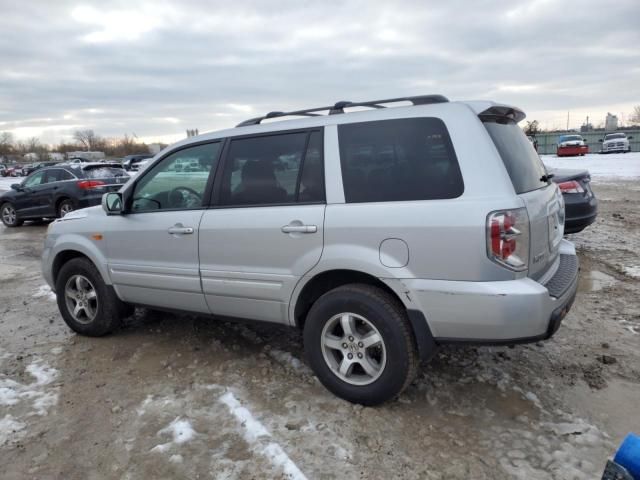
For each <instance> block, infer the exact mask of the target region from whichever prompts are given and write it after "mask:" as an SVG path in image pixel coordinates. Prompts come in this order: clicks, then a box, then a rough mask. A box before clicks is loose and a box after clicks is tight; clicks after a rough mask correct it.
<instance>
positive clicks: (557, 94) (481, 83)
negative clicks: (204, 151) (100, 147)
mask: <svg viewBox="0 0 640 480" xmlns="http://www.w3.org/2000/svg"><path fill="white" fill-rule="evenodd" d="M0 11H2V15H1V16H0V52H1V53H0V61H1V63H0V65H1V67H0V130H11V131H14V132H15V133H16V135H17V136H23V137H24V136H31V135H38V136H41V137H42V138H43V139H44V140H45V141H49V142H55V141H58V140H60V139H61V138H62V137H63V136H64V135H69V134H70V133H71V132H72V130H73V129H74V128H78V127H79V126H82V127H88V128H93V129H94V130H96V132H98V133H99V134H101V135H105V136H111V135H121V134H123V133H125V132H128V133H131V132H135V133H136V134H138V135H139V136H142V137H148V138H149V137H158V138H159V137H163V136H164V137H166V138H169V136H172V135H174V136H180V135H182V134H183V132H184V129H185V128H192V127H198V128H199V129H200V131H206V130H212V129H217V128H223V127H227V126H230V125H233V124H235V123H237V122H238V121H240V120H242V119H244V118H246V117H250V116H254V115H255V114H259V113H263V112H267V111H270V110H281V109H286V108H297V107H304V106H315V105H320V104H327V103H331V102H334V101H336V100H342V99H367V98H379V97H385V96H397V95H406V94H407V95H408V94H419V93H443V94H445V95H447V96H449V97H450V98H452V99H471V98H490V99H494V100H498V101H502V102H506V103H513V104H516V105H519V106H520V107H522V108H523V109H524V110H525V111H527V112H528V114H529V118H539V119H540V120H542V121H543V122H544V123H547V124H548V126H554V122H558V121H559V120H558V119H562V118H564V116H565V115H566V111H567V110H572V111H573V112H574V115H575V121H576V122H578V121H581V120H582V118H583V117H581V115H583V114H585V112H587V113H589V112H591V113H592V115H595V116H596V117H597V116H598V115H600V116H602V115H604V113H605V112H606V111H607V110H611V111H614V112H618V111H619V110H621V111H626V112H627V113H629V112H630V111H631V108H632V105H634V104H637V103H639V102H640V87H639V85H640V67H639V65H640V50H639V49H638V48H637V45H638V44H640V29H638V27H637V18H638V17H639V15H640V3H638V1H637V0H619V1H616V2H602V1H588V0H582V1H564V2H552V1H545V0H537V1H531V0H529V1H497V0H483V1H476V2H472V3H471V2H468V1H462V0H454V1H449V2H426V1H415V2H389V1H385V2H373V1H353V2H337V1H329V2H310V1H293V0H291V1H289V0H271V1H269V2H262V1H257V0H256V1H250V2H235V3H233V4H230V3H229V2H209V1H196V0H194V1H178V0H165V1H154V2H145V1H140V2H131V1H109V0H104V1H100V2H81V1H80V2H75V1H56V2H48V1H40V2H38V1H33V2H20V3H18V2H9V1H8V0H0ZM616 109H618V110H616ZM596 120H597V118H596ZM574 123H575V122H574Z"/></svg>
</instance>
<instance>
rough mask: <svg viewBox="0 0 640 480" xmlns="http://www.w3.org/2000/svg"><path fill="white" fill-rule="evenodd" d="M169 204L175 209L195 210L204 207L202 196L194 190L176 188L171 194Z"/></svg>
mask: <svg viewBox="0 0 640 480" xmlns="http://www.w3.org/2000/svg"><path fill="white" fill-rule="evenodd" d="M169 204H170V205H171V206H172V207H174V208H193V207H198V206H200V205H202V196H201V195H200V194H199V193H198V192H196V191H195V190H194V189H193V188H189V187H176V188H174V189H173V190H171V191H170V192H169Z"/></svg>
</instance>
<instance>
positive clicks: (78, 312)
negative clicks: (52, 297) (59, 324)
mask: <svg viewBox="0 0 640 480" xmlns="http://www.w3.org/2000/svg"><path fill="white" fill-rule="evenodd" d="M64 297H65V302H66V304H67V309H68V310H69V313H70V314H71V316H72V317H73V319H74V320H75V321H76V322H78V323H81V324H85V325H86V324H89V323H91V322H92V321H93V320H94V319H95V318H96V314H97V313H98V296H97V293H96V289H95V287H94V286H93V284H92V283H91V282H90V281H89V279H87V278H86V277H84V276H83V275H73V276H71V277H69V280H67V284H66V286H65V288H64Z"/></svg>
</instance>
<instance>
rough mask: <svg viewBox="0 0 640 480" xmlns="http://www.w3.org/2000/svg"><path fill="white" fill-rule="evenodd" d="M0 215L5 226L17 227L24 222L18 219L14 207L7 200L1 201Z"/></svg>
mask: <svg viewBox="0 0 640 480" xmlns="http://www.w3.org/2000/svg"><path fill="white" fill-rule="evenodd" d="M0 217H2V223H4V224H5V226H7V227H19V226H20V225H22V224H23V223H24V222H23V221H22V220H19V219H18V214H17V212H16V208H15V207H14V206H13V204H12V203H9V202H6V203H3V204H2V207H0Z"/></svg>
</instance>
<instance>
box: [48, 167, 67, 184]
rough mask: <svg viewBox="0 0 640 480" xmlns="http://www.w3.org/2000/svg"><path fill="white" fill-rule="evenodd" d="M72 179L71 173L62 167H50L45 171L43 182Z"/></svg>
mask: <svg viewBox="0 0 640 480" xmlns="http://www.w3.org/2000/svg"><path fill="white" fill-rule="evenodd" d="M71 179H73V175H71V174H70V173H69V172H67V171H66V170H63V169H62V168H52V169H50V170H46V172H45V179H44V181H45V183H51V182H62V181H63V180H71Z"/></svg>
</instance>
